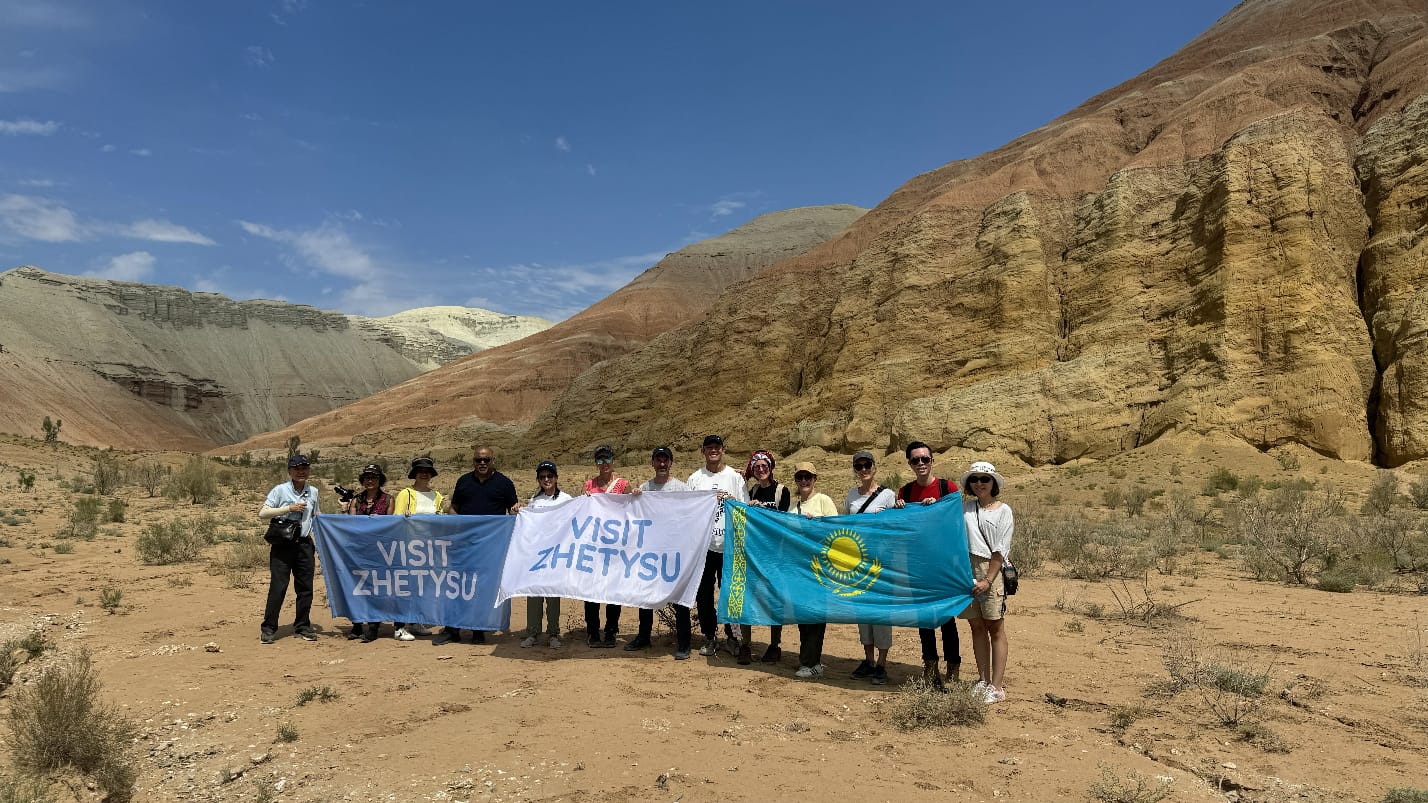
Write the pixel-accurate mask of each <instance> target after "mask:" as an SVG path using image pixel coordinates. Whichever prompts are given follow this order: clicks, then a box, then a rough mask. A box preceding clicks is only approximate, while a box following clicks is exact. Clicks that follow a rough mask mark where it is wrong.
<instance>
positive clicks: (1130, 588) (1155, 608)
mask: <svg viewBox="0 0 1428 803" xmlns="http://www.w3.org/2000/svg"><path fill="white" fill-rule="evenodd" d="M1106 585H1107V587H1108V588H1109V589H1110V591H1111V596H1112V597H1113V598H1114V599H1115V601H1116V605H1117V606H1119V607H1120V609H1121V618H1122V619H1125V620H1127V621H1132V622H1141V623H1143V624H1147V625H1149V624H1154V623H1155V622H1156V621H1157V620H1161V619H1169V618H1172V617H1178V616H1179V615H1180V609H1181V608H1183V607H1185V606H1186V605H1189V604H1191V603H1193V602H1199V601H1200V600H1188V601H1186V602H1180V603H1176V604H1174V605H1171V604H1170V603H1167V602H1160V601H1159V600H1157V599H1156V598H1155V592H1154V591H1152V590H1151V588H1150V573H1149V572H1147V573H1145V574H1143V575H1141V579H1140V582H1139V583H1138V584H1136V585H1132V584H1131V583H1130V582H1128V581H1126V580H1121V582H1120V588H1119V589H1118V588H1116V587H1115V585H1113V584H1110V583H1107V584H1106Z"/></svg>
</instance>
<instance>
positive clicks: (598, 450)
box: [595, 443, 615, 460]
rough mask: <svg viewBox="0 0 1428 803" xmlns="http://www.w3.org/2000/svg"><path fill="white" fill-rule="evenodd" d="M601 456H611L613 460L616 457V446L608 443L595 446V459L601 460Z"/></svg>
mask: <svg viewBox="0 0 1428 803" xmlns="http://www.w3.org/2000/svg"><path fill="white" fill-rule="evenodd" d="M601 457H608V458H610V459H611V460H614V459H615V447H613V446H611V445H610V444H608V443H602V444H600V445H599V446H596V447H595V459H596V460H599V459H600V458H601Z"/></svg>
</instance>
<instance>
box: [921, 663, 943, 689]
mask: <svg viewBox="0 0 1428 803" xmlns="http://www.w3.org/2000/svg"><path fill="white" fill-rule="evenodd" d="M922 682H923V683H926V684H927V685H929V686H931V687H932V688H934V689H936V690H937V691H946V690H947V687H946V686H943V685H942V673H941V672H940V671H938V669H937V661H936V660H932V661H923V662H922Z"/></svg>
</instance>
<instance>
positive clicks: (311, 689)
mask: <svg viewBox="0 0 1428 803" xmlns="http://www.w3.org/2000/svg"><path fill="white" fill-rule="evenodd" d="M341 696H342V695H341V694H340V693H338V692H337V690H335V689H333V688H332V687H331V686H322V687H320V688H319V687H317V686H308V687H307V688H305V689H303V690H302V691H300V692H298V696H297V704H298V705H300V706H302V705H307V704H308V703H310V702H312V701H313V700H316V701H318V702H319V703H330V702H332V701H333V700H336V699H338V698H339V697H341Z"/></svg>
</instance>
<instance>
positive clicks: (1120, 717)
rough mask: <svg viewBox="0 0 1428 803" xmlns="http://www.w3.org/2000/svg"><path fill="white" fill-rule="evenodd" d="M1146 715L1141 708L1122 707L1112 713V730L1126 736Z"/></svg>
mask: <svg viewBox="0 0 1428 803" xmlns="http://www.w3.org/2000/svg"><path fill="white" fill-rule="evenodd" d="M1144 714H1145V712H1144V711H1142V710H1141V709H1140V707H1139V706H1134V705H1128V706H1121V707H1120V708H1117V709H1116V710H1115V711H1113V712H1112V713H1111V730H1113V731H1115V732H1116V733H1118V734H1124V733H1125V732H1126V731H1127V730H1129V729H1130V726H1131V725H1134V724H1135V721H1136V720H1137V719H1140V718H1141V717H1142V716H1143V715H1144Z"/></svg>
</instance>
